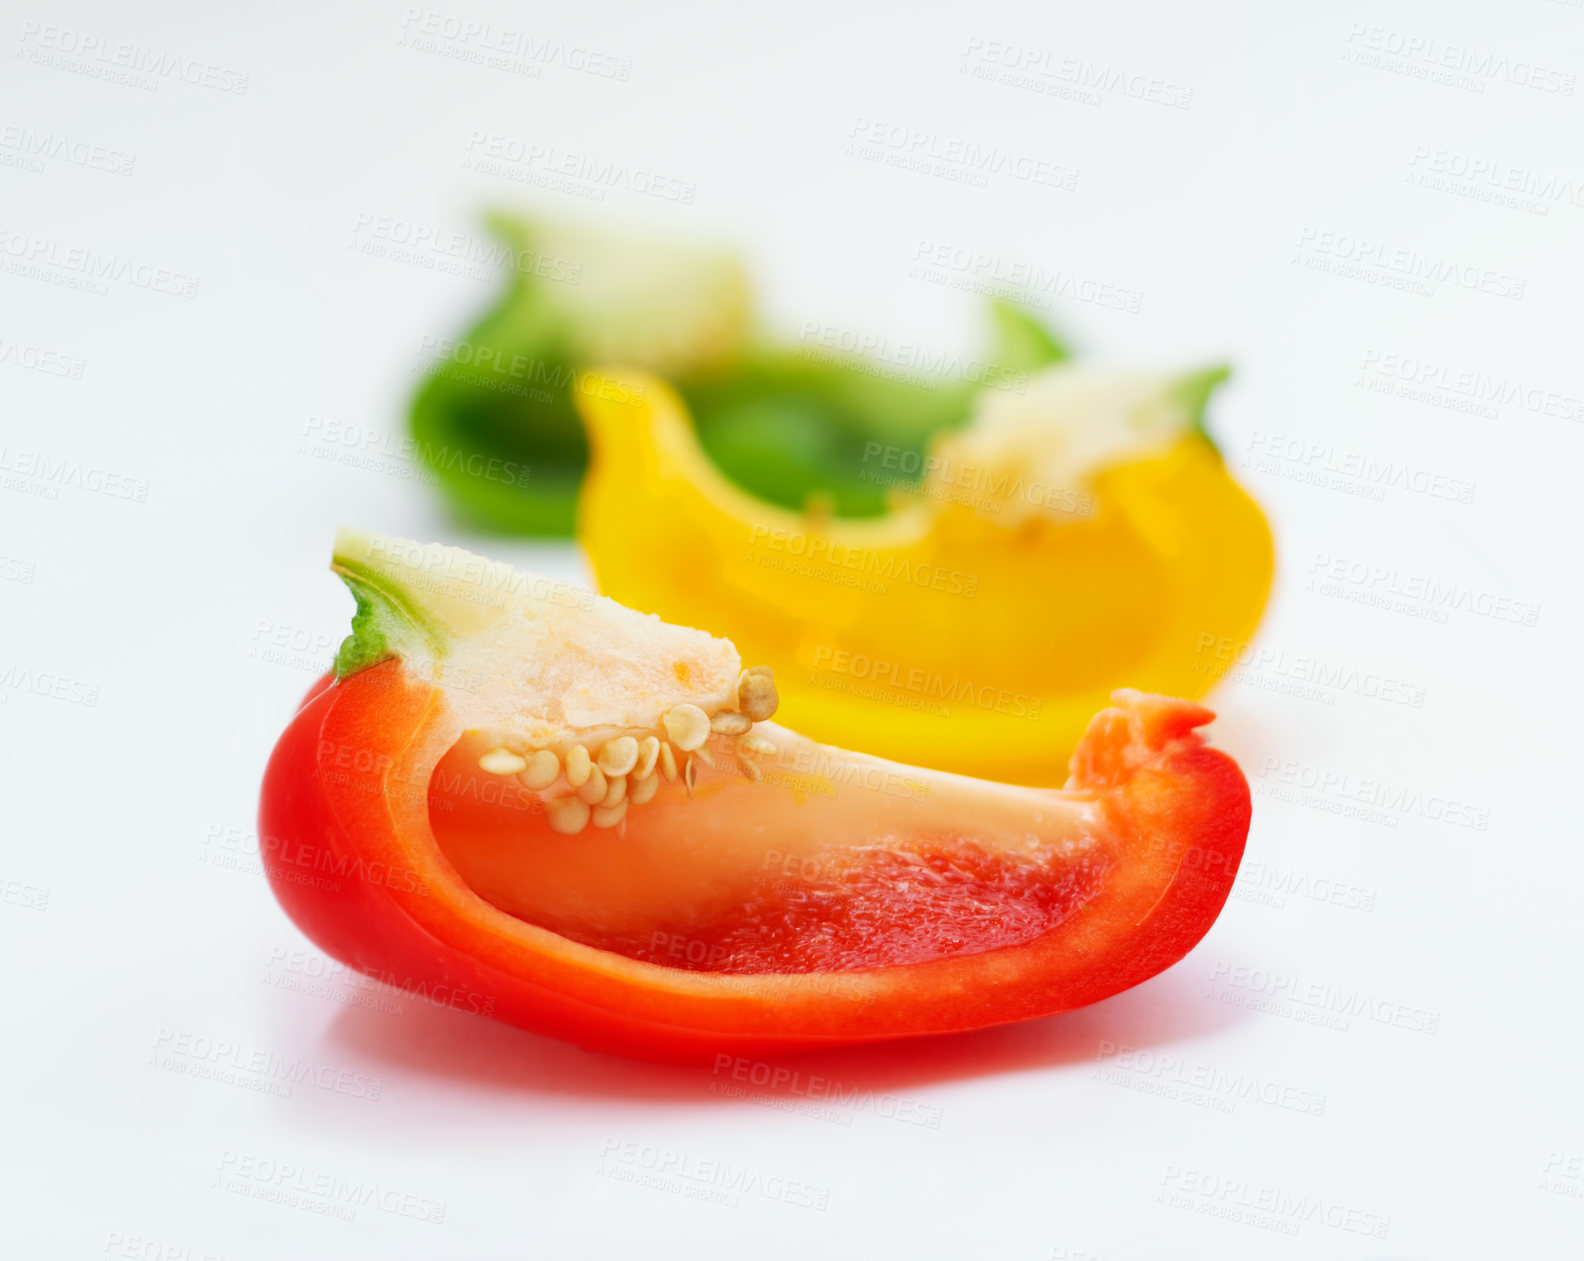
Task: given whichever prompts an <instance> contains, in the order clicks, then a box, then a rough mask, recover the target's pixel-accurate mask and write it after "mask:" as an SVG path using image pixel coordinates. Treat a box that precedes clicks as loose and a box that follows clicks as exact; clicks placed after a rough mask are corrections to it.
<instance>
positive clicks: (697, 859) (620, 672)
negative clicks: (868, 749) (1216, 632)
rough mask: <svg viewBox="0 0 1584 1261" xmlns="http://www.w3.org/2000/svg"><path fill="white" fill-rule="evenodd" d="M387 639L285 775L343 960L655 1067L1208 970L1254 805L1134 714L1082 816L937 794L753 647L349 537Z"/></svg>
mask: <svg viewBox="0 0 1584 1261" xmlns="http://www.w3.org/2000/svg"><path fill="white" fill-rule="evenodd" d="M334 568H335V569H336V571H337V572H338V573H340V574H341V576H342V577H343V578H344V579H345V580H346V581H347V582H348V584H349V585H350V586H351V588H352V590H353V593H354V595H355V596H356V598H357V604H358V611H357V614H356V616H355V618H354V621H353V628H354V632H353V634H352V636H351V637H349V638H348V640H347V642H346V643H345V644H344V645H343V647H342V651H341V653H340V655H339V656H338V658H337V665H336V672H335V674H334V675H333V676H327V677H326V679H324V680H323V681H321V683H320V684H319V685H318V686H317V687H316V688H315V689H314V690H313V691H312V692H311V693H310V694H309V696H308V698H307V699H306V701H305V702H304V704H303V705H302V707H301V709H300V710H299V711H298V713H297V715H296V716H295V718H293V720H292V721H291V723H290V725H289V726H288V727H287V729H286V732H285V734H284V735H283V736H282V737H281V739H280V742H279V743H278V745H277V746H276V748H275V751H274V753H273V755H272V756H271V758H270V762H269V767H268V769H267V771H266V773H265V777H264V784H263V793H262V803H261V809H260V835H261V836H262V837H264V838H265V841H264V845H263V850H264V856H265V864H266V867H267V870H268V873H269V878H270V881H271V884H272V886H273V888H274V891H275V894H276V896H277V897H278V898H279V900H280V902H281V904H282V905H283V906H284V907H285V908H286V910H287V912H288V913H289V914H290V915H291V917H292V918H293V919H294V920H295V921H296V923H297V924H298V925H299V926H300V927H301V928H302V930H303V931H304V932H305V933H306V934H307V935H308V936H309V937H311V938H312V939H313V940H314V941H315V942H317V943H318V944H319V945H320V946H321V947H322V948H323V949H324V950H326V951H327V952H328V953H329V954H331V955H332V956H334V957H335V958H336V959H339V960H341V961H342V962H344V963H346V964H348V965H349V966H351V967H354V968H357V969H360V970H362V971H363V972H366V973H368V974H370V975H373V976H375V977H378V978H380V979H381V980H384V981H386V982H388V983H391V984H394V985H399V986H403V987H406V988H408V989H411V990H414V991H416V992H420V993H424V994H427V995H429V996H431V997H432V998H435V999H436V1001H443V1002H447V1003H448V1004H449V1005H451V1006H455V1007H459V1008H461V1009H465V1010H472V1011H476V1012H481V1013H487V1014H489V1015H491V1016H493V1017H495V1018H496V1019H500V1020H504V1021H508V1022H510V1023H512V1024H516V1025H520V1026H522V1027H524V1028H527V1029H532V1030H535V1031H537V1032H540V1033H544V1034H549V1035H551V1036H554V1037H559V1038H564V1039H568V1040H571V1041H573V1042H575V1043H578V1044H579V1045H582V1046H585V1047H590V1048H597V1049H600V1050H605V1051H612V1052H618V1053H621V1054H626V1055H632V1056H638V1057H643V1058H652V1059H660V1060H675V1061H696V1060H703V1059H707V1058H708V1057H710V1056H714V1055H718V1054H721V1053H730V1054H735V1055H754V1056H761V1055H771V1054H780V1053H785V1052H789V1051H797V1050H805V1049H813V1048H819V1047H829V1046H839V1045H844V1044H850V1043H860V1042H871V1041H877V1040H882V1039H890V1038H902V1037H912V1036H917V1035H923V1034H933V1033H944V1032H951V1031H960V1030H969V1029H977V1028H981V1027H984V1026H988V1025H994V1024H1000V1023H1004V1022H1009V1021H1017V1020H1026V1019H1030V1018H1033V1017H1038V1016H1045V1015H1049V1014H1052V1013H1055V1012H1061V1011H1066V1010H1069V1009H1071V1008H1075V1007H1079V1006H1082V1005H1084V1004H1087V1003H1092V1002H1095V1001H1097V1000H1099V999H1102V998H1105V997H1107V996H1108V995H1112V994H1115V993H1117V992H1119V991H1121V990H1124V989H1127V988H1128V987H1130V986H1133V985H1136V984H1138V983H1139V982H1141V981H1143V980H1145V979H1147V978H1148V977H1151V976H1154V975H1155V974H1156V973H1158V972H1160V971H1161V970H1162V969H1164V968H1166V967H1169V966H1170V965H1171V964H1172V963H1174V962H1175V961H1176V960H1178V959H1180V958H1181V957H1182V956H1183V955H1184V954H1185V953H1186V952H1187V951H1188V950H1189V949H1190V948H1191V947H1192V946H1193V945H1194V943H1195V942H1197V941H1198V940H1199V939H1200V938H1201V937H1202V936H1203V935H1204V934H1205V932H1206V931H1208V929H1209V928H1210V926H1211V924H1212V923H1213V922H1214V920H1215V918H1216V915H1217V914H1218V913H1219V911H1220V909H1221V906H1222V905H1223V903H1224V902H1225V900H1226V897H1227V894H1228V892H1229V890H1230V888H1231V885H1232V881H1233V878H1234V876H1235V875H1236V872H1237V867H1238V862H1239V859H1240V857H1241V855H1242V852H1243V845H1244V839H1245V836H1246V834H1247V830H1248V824H1249V810H1250V803H1249V792H1248V786H1247V784H1246V783H1245V781H1244V779H1243V776H1242V774H1241V773H1240V772H1239V770H1238V768H1237V766H1236V764H1235V763H1234V762H1233V761H1232V760H1231V759H1230V758H1228V757H1227V756H1226V755H1225V754H1223V753H1220V752H1218V751H1216V750H1214V749H1212V748H1210V747H1208V746H1207V745H1206V744H1205V743H1204V741H1203V740H1202V738H1201V737H1200V735H1199V734H1198V732H1197V731H1196V730H1195V728H1197V727H1200V726H1202V725H1203V724H1204V723H1206V722H1208V721H1210V719H1211V717H1212V715H1211V714H1210V713H1209V711H1207V710H1205V709H1203V708H1201V707H1199V706H1198V705H1194V704H1191V703H1188V702H1185V701H1179V700H1173V699H1170V698H1167V697H1161V696H1148V695H1143V694H1141V693H1138V692H1134V691H1121V692H1118V693H1116V697H1115V699H1116V702H1117V704H1116V707H1115V708H1107V709H1105V710H1103V711H1102V712H1101V713H1099V714H1098V715H1096V716H1095V718H1094V721H1093V722H1092V723H1091V724H1090V727H1089V730H1088V733H1087V734H1086V735H1085V737H1084V739H1083V741H1082V743H1081V745H1080V747H1079V748H1078V751H1077V752H1076V754H1075V755H1074V757H1073V759H1072V763H1071V767H1070V775H1069V778H1068V781H1067V786H1066V787H1065V788H1064V789H1060V790H1057V789H1028V788H1017V787H1010V786H1007V785H1001V784H991V783H985V782H979V781H974V780H968V779H962V778H959V777H956V776H951V775H945V774H941V773H939V772H934V771H924V770H918V769H915V768H911V767H905V766H899V765H895V764H892V763H887V762H883V761H880V760H878V759H875V758H870V757H866V756H863V755H861V754H855V753H847V752H843V751H841V750H838V749H833V748H829V747H826V746H822V745H817V744H814V743H812V742H810V741H808V740H806V739H804V738H802V737H800V736H797V735H794V734H793V733H792V732H790V731H787V730H785V729H783V728H781V727H778V726H777V725H775V724H774V723H771V722H769V721H768V720H767V719H768V717H769V715H770V714H772V713H773V712H774V708H775V703H776V688H775V683H774V679H773V676H772V675H771V674H770V673H769V672H767V671H765V670H763V669H761V668H753V669H749V670H747V671H741V670H740V668H739V667H740V664H741V663H740V660H739V658H738V656H737V653H736V650H735V649H734V648H733V647H732V645H731V644H729V643H727V642H725V641H723V640H719V639H714V638H712V637H710V636H708V635H706V634H703V633H702V632H698V631H692V630H686V629H683V628H680V627H675V626H669V625H666V624H664V623H662V622H660V621H659V620H658V619H656V618H653V617H647V616H644V615H641V614H638V613H635V612H633V611H631V610H628V609H624V608H622V607H621V606H619V605H617V604H615V603H614V602H612V601H610V600H606V599H601V598H596V597H592V596H588V595H587V594H586V593H582V592H578V591H576V590H574V589H570V588H565V587H563V586H561V585H559V584H556V583H553V582H550V581H549V580H546V579H541V578H536V577H534V576H533V575H530V574H522V573H519V572H517V571H514V570H512V569H511V568H510V567H508V566H505V565H497V564H491V563H489V562H487V561H484V560H482V559H481V558H479V557H476V556H472V555H470V554H468V553H466V552H463V551H460V550H459V549H455V548H443V547H439V546H429V547H424V546H421V545H419V544H416V543H408V542H405V541H402V540H395V539H388V538H383V537H380V536H375V535H365V534H357V533H353V532H347V531H343V532H342V533H341V535H340V536H339V537H338V540H337V546H336V550H335V558H334Z"/></svg>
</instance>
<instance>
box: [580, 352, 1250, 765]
mask: <svg viewBox="0 0 1584 1261" xmlns="http://www.w3.org/2000/svg"><path fill="white" fill-rule="evenodd" d="M1201 402H1202V398H1201ZM578 404H579V410H580V412H581V413H582V416H583V419H584V423H585V425H586V426H587V428H588V431H589V438H590V444H591V448H592V452H593V456H592V462H591V466H590V471H589V473H588V476H587V478H586V480H585V482H584V485H583V490H582V496H581V499H580V501H579V507H578V536H579V538H580V540H581V541H582V543H583V546H584V548H585V550H586V552H587V554H588V557H589V561H590V563H591V564H592V566H593V569H594V572H595V575H596V577H597V580H598V583H599V586H600V589H601V591H603V592H604V593H605V594H607V595H609V596H611V597H613V598H614V599H616V600H618V601H620V602H621V603H623V604H627V605H630V606H632V607H634V608H637V609H642V610H644V611H646V612H650V613H656V614H659V616H660V617H661V618H664V619H666V620H668V621H676V622H681V623H683V624H686V625H691V626H698V627H701V628H703V629H706V630H709V631H711V632H713V633H715V634H717V635H722V636H725V637H727V638H730V639H731V640H732V641H733V642H734V643H735V644H736V646H737V649H738V651H739V652H740V653H741V654H742V656H743V658H744V659H745V660H749V661H755V662H764V663H766V664H768V665H770V666H772V667H773V668H774V670H775V677H776V683H777V685H778V687H779V689H780V694H781V710H780V716H781V717H782V718H783V719H784V720H785V721H786V722H787V723H788V724H789V725H790V726H793V727H795V728H796V729H798V730H800V731H803V732H806V733H808V734H809V735H811V736H812V737H814V738H815V739H816V740H820V741H824V742H828V743H831V744H840V745H843V746H846V747H854V748H861V749H864V750H866V751H867V752H870V753H873V754H877V755H879V756H881V757H885V758H890V759H893V760H895V761H899V762H903V763H910V764H917V765H924V766H930V767H935V768H938V769H941V770H946V771H953V772H957V773H960V774H964V775H975V776H982V777H985V778H990V779H996V780H1001V781H1003V782H1012V783H1024V784H1046V785H1048V784H1059V783H1061V782H1062V781H1063V780H1064V779H1065V778H1066V775H1067V761H1068V758H1069V756H1070V755H1071V754H1072V751H1073V748H1074V746H1075V745H1076V744H1077V741H1078V739H1079V737H1080V736H1081V735H1082V734H1083V731H1084V728H1085V725H1086V724H1087V722H1088V720H1089V718H1090V716H1091V715H1092V714H1093V713H1094V712H1095V711H1096V709H1098V708H1102V707H1104V705H1105V704H1106V703H1107V697H1108V696H1109V695H1110V693H1111V691H1112V690H1113V689H1115V688H1117V687H1135V688H1139V689H1141V690H1143V691H1147V692H1161V693H1164V694H1166V695H1170V696H1183V697H1197V696H1200V695H1202V694H1203V693H1204V692H1205V691H1206V690H1207V689H1208V688H1209V686H1210V685H1211V684H1212V683H1213V682H1214V681H1215V679H1216V677H1217V667H1218V665H1220V664H1221V659H1220V658H1218V657H1217V656H1216V654H1215V652H1214V647H1215V646H1216V645H1219V644H1221V643H1222V642H1223V641H1224V640H1227V639H1230V640H1235V641H1243V640H1246V639H1248V638H1249V637H1250V635H1251V634H1252V632H1253V630H1254V628H1255V626H1256V624H1257V623H1258V621H1259V617H1260V613H1261V611H1262V609H1263V607H1264V604H1265V600H1266V596H1267V594H1268V592H1269V588H1270V581H1271V573H1272V565H1273V554H1272V543H1271V535H1270V530H1269V527H1268V526H1267V524H1266V521H1265V518H1264V516H1263V514H1262V513H1261V512H1260V510H1259V508H1258V506H1257V505H1255V503H1254V502H1253V501H1252V500H1251V499H1250V498H1249V497H1248V496H1247V495H1246V494H1245V493H1244V492H1243V490H1242V489H1241V488H1240V487H1239V486H1238V485H1237V483H1236V482H1235V481H1234V480H1233V479H1232V477H1231V475H1230V474H1229V473H1228V472H1227V470H1226V468H1225V466H1224V465H1223V463H1222V460H1221V457H1220V456H1219V454H1218V453H1217V452H1216V450H1215V448H1214V447H1213V446H1212V445H1211V444H1210V442H1209V441H1208V440H1207V439H1206V438H1205V437H1204V436H1203V435H1202V433H1201V432H1199V431H1196V430H1195V429H1191V428H1188V427H1187V426H1184V427H1183V429H1182V431H1181V432H1180V433H1175V434H1170V435H1168V439H1167V441H1166V442H1165V444H1164V445H1158V446H1156V447H1154V448H1152V449H1151V450H1150V452H1149V453H1148V454H1146V455H1144V456H1143V457H1142V458H1128V459H1126V460H1124V461H1122V462H1118V463H1113V464H1110V465H1107V466H1104V467H1101V468H1099V469H1097V470H1096V471H1095V472H1094V474H1093V476H1092V477H1090V478H1089V479H1088V481H1087V492H1086V496H1085V498H1084V502H1083V504H1082V505H1081V510H1080V511H1078V512H1066V513H1063V512H1050V511H1046V512H1035V513H1028V512H1023V513H1002V514H1000V515H999V516H998V515H997V514H996V513H994V512H991V513H986V512H985V511H982V510H981V509H982V508H983V500H982V498H980V499H979V500H978V503H979V508H976V507H975V506H974V503H975V498H976V497H975V495H974V494H973V493H970V492H969V491H964V493H962V494H960V495H959V494H957V493H955V490H954V491H953V493H950V494H946V493H940V488H939V487H937V488H936V490H935V491H932V492H930V493H931V494H935V493H940V497H937V498H932V497H929V495H923V496H913V497H909V498H907V499H906V500H905V502H903V503H902V504H901V506H899V507H898V508H897V510H896V511H894V512H893V513H891V514H890V515H888V516H885V517H880V518H866V519H845V518H834V519H833V518H830V517H829V516H828V515H822V514H820V513H818V512H817V511H815V512H807V513H801V514H800V513H797V512H794V511H790V510H787V509H784V508H781V507H778V506H776V505H772V504H768V503H765V502H764V501H762V500H759V499H756V498H754V497H753V496H751V495H749V494H748V493H746V492H745V491H743V490H742V489H740V488H739V487H737V486H736V485H735V484H733V483H732V482H730V481H728V480H727V479H726V478H725V476H724V475H723V474H721V473H720V472H719V470H718V469H716V467H715V466H714V465H713V464H712V463H711V462H710V460H709V459H708V458H707V456H706V455H705V454H704V452H703V451H702V450H701V448H700V447H699V444H698V441H697V439H696V437H695V435H694V431H693V427H692V423H691V421H690V420H689V418H688V416H687V415H686V413H685V411H684V409H683V406H682V404H681V402H680V400H679V399H678V397H677V395H676V394H675V392H674V391H672V390H671V389H670V387H668V386H667V385H666V384H665V383H664V382H662V381H659V380H657V379H653V378H645V377H638V376H635V374H633V373H631V372H627V371H622V372H620V373H613V374H610V376H608V377H598V376H591V377H587V378H585V379H584V380H583V382H582V383H581V388H580V389H579V391H578ZM947 441H950V439H947ZM958 480H959V481H966V482H968V483H969V484H970V487H971V485H972V483H973V478H972V477H963V476H960V475H959V478H958ZM957 489H961V488H960V487H959V488H957ZM957 500H966V501H968V502H958V501H957ZM1014 517H1016V518H1017V519H1016V520H1014V519H1013V518H1014ZM789 769H793V770H795V768H789Z"/></svg>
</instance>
